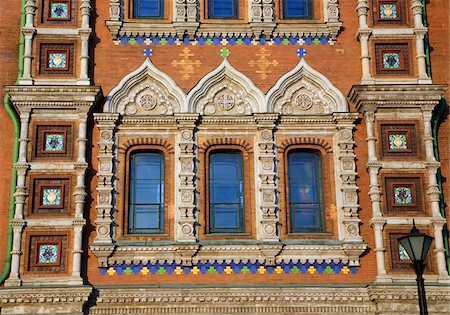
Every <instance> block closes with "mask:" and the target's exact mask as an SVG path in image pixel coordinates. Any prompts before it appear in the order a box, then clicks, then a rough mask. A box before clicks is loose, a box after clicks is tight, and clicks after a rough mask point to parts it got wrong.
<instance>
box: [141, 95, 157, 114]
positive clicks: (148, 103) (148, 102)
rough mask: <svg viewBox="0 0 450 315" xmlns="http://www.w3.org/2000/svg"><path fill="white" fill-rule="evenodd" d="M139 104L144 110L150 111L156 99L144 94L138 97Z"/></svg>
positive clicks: (155, 103) (154, 105)
mask: <svg viewBox="0 0 450 315" xmlns="http://www.w3.org/2000/svg"><path fill="white" fill-rule="evenodd" d="M139 104H140V105H141V107H142V109H143V110H145V111H150V110H152V109H154V108H155V107H156V105H157V104H158V101H157V100H156V98H155V97H154V96H153V95H151V94H144V95H142V96H141V97H140V98H139Z"/></svg>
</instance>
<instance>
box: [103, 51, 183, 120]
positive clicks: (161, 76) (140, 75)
mask: <svg viewBox="0 0 450 315" xmlns="http://www.w3.org/2000/svg"><path fill="white" fill-rule="evenodd" d="M146 82H147V84H145V83H146ZM143 84H144V86H142V85H143ZM159 85H160V86H162V87H163V88H164V90H163V91H158V92H157V94H159V95H158V96H159V97H160V98H161V97H165V98H167V99H168V100H167V101H166V102H168V103H169V104H170V103H173V102H176V104H175V105H176V106H173V108H174V109H177V110H176V111H177V112H186V111H187V109H186V107H185V106H186V105H185V104H186V95H185V94H184V92H183V90H182V89H181V88H180V87H179V86H178V85H177V84H176V82H175V81H174V80H173V79H172V78H171V77H170V76H168V75H167V74H166V73H164V72H162V71H161V70H159V69H158V68H156V67H155V66H154V65H153V63H152V62H151V61H150V59H149V58H147V59H146V60H145V61H144V62H143V63H142V65H141V66H140V67H139V68H137V69H136V70H134V71H133V72H131V73H129V74H127V75H126V76H125V77H124V78H123V79H122V80H121V81H120V82H119V84H118V85H117V86H116V87H114V88H113V89H112V90H111V92H110V93H109V95H108V96H107V98H106V103H105V105H104V107H103V112H104V113H118V114H121V115H124V114H125V110H126V106H127V105H128V104H129V103H132V102H134V101H135V99H134V97H135V96H136V94H137V93H140V92H142V91H143V90H145V89H151V88H152V87H153V86H156V87H158V86H159ZM168 106H169V105H168Z"/></svg>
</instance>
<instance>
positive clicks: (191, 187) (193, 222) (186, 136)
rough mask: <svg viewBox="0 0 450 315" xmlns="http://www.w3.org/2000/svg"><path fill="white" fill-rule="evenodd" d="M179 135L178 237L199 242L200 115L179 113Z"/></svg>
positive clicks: (176, 191)
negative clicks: (197, 171) (197, 128)
mask: <svg viewBox="0 0 450 315" xmlns="http://www.w3.org/2000/svg"><path fill="white" fill-rule="evenodd" d="M176 120H177V123H178V135H177V138H176V141H177V148H176V153H175V156H176V159H175V160H176V163H177V164H178V165H177V167H176V169H177V170H178V172H179V173H178V174H179V175H178V176H177V177H175V182H176V183H177V184H176V190H175V196H176V199H177V200H176V203H175V204H176V211H175V223H174V226H175V240H176V241H178V242H184V243H190V242H196V241H197V234H198V233H197V216H196V213H195V211H196V207H197V188H196V181H197V176H196V174H195V171H196V165H195V164H196V157H197V149H196V148H197V145H196V137H195V133H194V131H195V127H196V122H197V120H198V115H197V114H177V115H176Z"/></svg>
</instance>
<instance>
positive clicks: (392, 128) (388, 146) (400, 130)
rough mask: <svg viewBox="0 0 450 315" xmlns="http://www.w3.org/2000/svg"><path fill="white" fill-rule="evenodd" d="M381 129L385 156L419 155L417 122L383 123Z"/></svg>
mask: <svg viewBox="0 0 450 315" xmlns="http://www.w3.org/2000/svg"><path fill="white" fill-rule="evenodd" d="M380 129H381V147H382V148H381V155H382V156H383V157H395V158H399V157H404V158H417V157H418V148H417V132H416V125H415V124H393V123H392V124H381V125H380Z"/></svg>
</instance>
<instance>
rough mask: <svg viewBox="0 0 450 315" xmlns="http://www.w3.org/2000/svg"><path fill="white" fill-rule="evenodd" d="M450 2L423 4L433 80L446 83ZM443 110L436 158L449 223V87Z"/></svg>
mask: <svg viewBox="0 0 450 315" xmlns="http://www.w3.org/2000/svg"><path fill="white" fill-rule="evenodd" d="M449 11H450V3H449V1H447V0H434V1H430V3H429V4H428V5H427V16H428V30H429V38H430V46H431V67H432V74H433V83H436V84H450V43H449V39H450V23H449V15H448V12H449ZM445 99H446V101H447V111H446V113H445V116H444V117H443V119H442V122H441V125H440V128H439V134H438V139H437V140H438V143H439V157H440V161H441V171H442V176H443V191H444V203H445V205H446V208H445V211H446V213H447V224H448V225H450V209H449V205H450V120H449V110H448V108H449V106H450V89H449V88H447V91H446V92H445Z"/></svg>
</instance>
